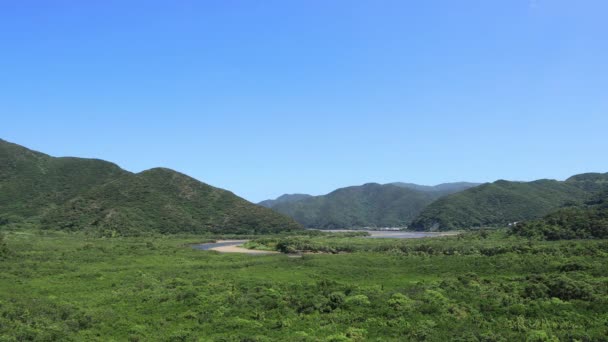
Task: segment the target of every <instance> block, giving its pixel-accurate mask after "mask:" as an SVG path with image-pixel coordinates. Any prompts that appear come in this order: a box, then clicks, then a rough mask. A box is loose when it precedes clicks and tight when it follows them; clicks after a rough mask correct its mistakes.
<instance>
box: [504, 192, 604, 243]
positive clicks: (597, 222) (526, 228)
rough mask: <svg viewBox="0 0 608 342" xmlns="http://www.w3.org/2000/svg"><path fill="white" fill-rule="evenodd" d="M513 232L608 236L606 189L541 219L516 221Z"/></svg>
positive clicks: (546, 236)
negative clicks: (581, 203)
mask: <svg viewBox="0 0 608 342" xmlns="http://www.w3.org/2000/svg"><path fill="white" fill-rule="evenodd" d="M512 233H513V234H514V235H519V236H524V237H534V238H541V239H546V240H571V239H593V238H595V239H607V238H608V191H604V192H602V193H600V194H598V195H597V196H595V197H594V198H593V199H592V200H590V201H588V202H587V203H585V204H583V205H578V206H570V207H566V208H561V209H559V210H557V211H555V212H553V213H551V214H549V215H547V216H545V217H543V218H542V219H539V220H534V221H530V222H524V223H520V224H517V225H515V226H514V227H513V229H512Z"/></svg>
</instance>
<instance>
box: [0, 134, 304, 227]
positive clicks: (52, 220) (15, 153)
mask: <svg viewBox="0 0 608 342" xmlns="http://www.w3.org/2000/svg"><path fill="white" fill-rule="evenodd" d="M0 189H1V190H2V191H0V216H2V217H3V220H2V221H3V222H11V221H19V220H36V221H37V222H39V223H40V224H42V226H43V227H44V228H59V229H65V230H84V231H93V232H97V233H103V234H113V235H115V234H121V235H133V234H138V233H141V232H160V233H180V232H190V233H203V232H218V233H261V232H274V231H280V230H293V229H299V228H301V227H300V226H299V225H298V224H297V223H296V222H295V221H293V220H292V219H290V218H288V217H285V216H283V215H280V214H278V213H276V212H273V211H272V210H270V209H267V208H263V207H260V206H257V205H255V204H253V203H250V202H248V201H246V200H245V199H242V198H240V197H238V196H236V195H235V194H233V193H232V192H230V191H227V190H224V189H220V188H216V187H213V186H211V185H208V184H205V183H203V182H200V181H198V180H196V179H194V178H192V177H189V176H187V175H185V174H182V173H180V172H177V171H174V170H171V169H168V168H162V167H158V168H152V169H148V170H144V171H142V172H139V173H132V172H129V171H126V170H123V169H122V168H120V167H119V166H118V165H116V164H114V163H111V162H107V161H104V160H101V159H87V158H75V157H51V156H49V155H47V154H44V153H41V152H37V151H33V150H30V149H27V148H25V147H23V146H20V145H17V144H14V143H10V142H7V141H5V140H0Z"/></svg>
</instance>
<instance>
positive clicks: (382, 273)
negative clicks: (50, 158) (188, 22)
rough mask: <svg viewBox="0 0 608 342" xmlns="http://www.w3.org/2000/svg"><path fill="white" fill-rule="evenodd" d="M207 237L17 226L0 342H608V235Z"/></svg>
mask: <svg viewBox="0 0 608 342" xmlns="http://www.w3.org/2000/svg"><path fill="white" fill-rule="evenodd" d="M203 239H204V238H202V237H198V238H197V237H187V236H181V237H180V236H170V235H164V236H150V237H138V238H132V237H119V238H93V237H89V236H85V235H82V234H81V233H65V232H55V231H35V230H30V231H7V232H6V237H5V238H4V240H5V242H6V246H5V247H6V250H7V251H8V253H4V254H3V255H4V257H2V258H0V267H1V268H2V272H0V340H3V341H23V340H38V341H51V340H52V341H56V340H61V341H70V340H87V341H108V340H117V341H127V340H129V341H144V340H158V341H198V340H201V341H286V340H289V341H408V340H412V341H419V340H426V341H523V340H527V341H558V340H566V341H569V340H571V341H575V340H577V341H605V340H606V336H607V334H608V269H607V268H606V263H607V262H608V241H606V240H586V241H537V240H529V239H523V238H519V237H516V236H509V235H507V234H506V232H503V231H499V232H486V231H481V232H476V233H468V234H466V235H464V236H460V237H445V238H433V239H419V240H392V239H366V238H360V237H359V238H357V237H344V236H341V237H332V236H331V235H329V236H328V235H324V236H316V237H315V236H309V237H300V238H296V237H292V238H281V239H278V240H281V241H298V239H302V240H307V241H308V242H309V243H311V244H313V245H314V246H318V247H315V248H317V249H321V248H320V246H324V245H325V246H331V247H332V248H335V249H345V250H349V251H351V253H345V254H328V253H321V254H304V255H303V256H302V257H300V258H292V257H288V256H286V255H282V254H279V255H269V256H258V257H252V256H248V255H235V254H232V255H230V254H217V253H216V252H203V251H197V250H193V249H191V248H188V247H186V244H187V243H190V242H195V241H201V240H203ZM264 240H266V242H270V241H271V240H273V238H272V237H267V238H264V239H261V240H260V241H258V242H263V241H264ZM278 240H277V241H278ZM0 245H1V244H0ZM275 246H276V245H275ZM289 246H295V244H292V243H289ZM340 246H342V247H340ZM349 246H350V247H349Z"/></svg>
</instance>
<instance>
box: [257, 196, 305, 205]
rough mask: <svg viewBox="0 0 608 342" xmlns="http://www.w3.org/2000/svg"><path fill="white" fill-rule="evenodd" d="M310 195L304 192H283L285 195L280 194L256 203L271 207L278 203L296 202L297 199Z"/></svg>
mask: <svg viewBox="0 0 608 342" xmlns="http://www.w3.org/2000/svg"><path fill="white" fill-rule="evenodd" d="M310 197H312V196H311V195H306V194H285V195H281V196H279V197H277V198H276V199H273V200H265V201H262V202H260V203H258V205H261V206H262V207H266V208H272V207H274V206H276V205H278V204H280V203H291V202H297V201H301V200H303V199H307V198H310Z"/></svg>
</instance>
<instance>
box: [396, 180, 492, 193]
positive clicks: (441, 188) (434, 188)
mask: <svg viewBox="0 0 608 342" xmlns="http://www.w3.org/2000/svg"><path fill="white" fill-rule="evenodd" d="M390 184H392V185H396V186H399V187H402V188H408V189H412V190H418V191H425V192H439V193H441V195H449V194H453V193H456V192H459V191H463V190H466V189H469V188H473V187H476V186H478V185H481V183H469V182H454V183H442V184H438V185H419V184H413V183H403V182H395V183H390Z"/></svg>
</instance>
